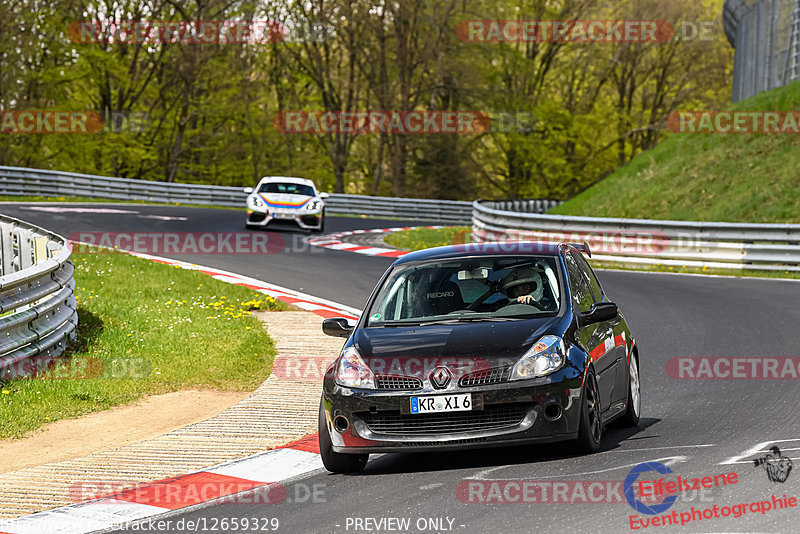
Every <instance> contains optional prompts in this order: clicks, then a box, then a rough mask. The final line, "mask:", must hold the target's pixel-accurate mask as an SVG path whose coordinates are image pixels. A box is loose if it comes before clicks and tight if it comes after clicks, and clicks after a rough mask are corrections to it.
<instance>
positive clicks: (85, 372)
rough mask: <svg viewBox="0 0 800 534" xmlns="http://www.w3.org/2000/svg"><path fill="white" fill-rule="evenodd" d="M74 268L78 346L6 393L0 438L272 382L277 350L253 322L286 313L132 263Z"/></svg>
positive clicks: (7, 385)
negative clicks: (172, 396)
mask: <svg viewBox="0 0 800 534" xmlns="http://www.w3.org/2000/svg"><path fill="white" fill-rule="evenodd" d="M72 261H73V262H74V264H75V280H76V283H77V290H76V298H77V300H78V312H79V321H80V325H79V328H78V341H77V342H76V343H74V344H73V345H72V346H71V347H70V349H69V351H68V353H67V357H64V358H61V359H60V360H59V362H58V363H57V365H55V366H54V368H53V369H51V370H50V372H46V373H44V374H41V375H40V376H39V377H38V378H27V379H16V380H8V381H6V382H4V383H3V384H2V394H0V438H8V437H18V436H21V435H22V434H24V433H25V432H28V431H31V430H34V429H36V428H38V427H40V426H42V425H44V424H46V423H48V422H51V421H56V420H58V419H65V418H70V417H76V416H79V415H83V414H87V413H90V412H96V411H100V410H104V409H107V408H110V407H112V406H117V405H121V404H127V403H130V402H132V401H134V400H136V399H138V398H140V397H142V396H143V395H151V394H159V393H166V392H170V391H177V390H181V389H189V388H193V389H216V390H226V391H248V390H253V389H255V388H256V387H257V386H258V385H259V384H260V383H261V382H262V381H263V380H264V379H265V378H266V377H267V376H268V375H269V373H270V371H271V369H272V360H273V358H274V356H275V348H274V345H273V343H272V340H271V339H270V338H269V336H268V335H267V334H266V332H265V331H264V329H263V328H262V326H261V323H260V321H258V319H256V318H255V317H253V316H251V315H250V314H248V313H247V312H248V310H255V309H258V310H284V309H286V308H287V306H286V305H285V304H283V303H282V302H279V301H275V300H274V299H272V298H270V297H267V296H266V295H263V294H260V293H257V292H255V291H252V290H250V289H247V288H244V287H239V286H234V285H231V284H226V283H223V282H220V281H217V280H214V279H213V278H210V277H208V276H206V275H204V274H201V273H198V272H196V271H189V270H183V269H179V268H176V267H170V266H166V265H163V264H159V263H154V262H150V261H147V260H143V259H140V258H135V257H133V256H129V255H127V254H121V253H105V252H104V253H96V254H92V253H89V254H73V257H72ZM61 376H66V377H69V378H56V377H61Z"/></svg>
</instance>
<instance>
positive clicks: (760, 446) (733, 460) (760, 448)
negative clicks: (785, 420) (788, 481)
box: [717, 438, 800, 465]
mask: <svg viewBox="0 0 800 534" xmlns="http://www.w3.org/2000/svg"><path fill="white" fill-rule="evenodd" d="M791 441H795V442H800V439H797V438H795V439H773V440H772V441H762V442H761V443H756V444H755V445H753V446H752V447H750V448H749V449H747V450H746V451H744V452H743V453H742V454H739V455H738V456H731V457H730V458H728V459H727V460H725V461H724V462H720V463H718V464H717V465H731V464H749V463H750V462H751V461H750V460H748V461H744V462H743V461H742V460H744V459H745V458H749V457H750V456H753V455H754V454H758V453H760V452H762V453H767V452H769V449H766V448H765V447H769V446H770V445H774V444H776V443H788V442H791ZM787 450H797V449H787ZM792 459H793V460H794V458H792Z"/></svg>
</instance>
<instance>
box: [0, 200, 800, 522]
mask: <svg viewBox="0 0 800 534" xmlns="http://www.w3.org/2000/svg"><path fill="white" fill-rule="evenodd" d="M50 206H54V205H50ZM38 207H39V206H31V205H9V204H5V205H0V213H3V214H5V215H10V216H13V217H18V218H21V219H25V220H28V221H30V222H33V223H35V224H38V225H41V226H44V227H46V228H48V229H51V230H54V231H57V232H59V233H61V234H62V235H68V234H71V233H72V232H79V231H97V230H104V231H122V232H133V231H138V232H164V231H171V232H172V231H238V230H243V229H242V223H243V214H242V213H241V212H237V211H231V210H212V209H200V208H185V207H166V206H163V207H162V206H159V207H154V206H140V205H117V206H114V209H119V210H127V211H128V212H129V213H92V212H82V213H77V212H69V213H50V212H45V211H37V210H35V209H34V210H32V209H30V208H38ZM68 207H70V208H73V209H74V208H78V207H79V206H77V205H75V206H73V205H69V206H68ZM81 207H86V208H87V209H96V208H97V207H98V206H96V205H93V206H88V205H87V206H81ZM153 216H155V217H162V218H163V217H167V218H169V219H162V218H153ZM175 217H177V218H185V219H186V220H175V219H172V218H175ZM406 224H414V223H410V222H408V221H375V220H364V219H349V218H348V219H345V218H331V219H330V220H329V226H328V231H329V232H335V231H342V230H349V229H356V228H370V227H387V226H397V225H406ZM416 224H423V223H421V222H416ZM280 235H281V236H282V238H283V239H284V240H285V242H286V243H289V245H290V246H289V247H288V248H289V250H286V249H284V250H283V251H281V252H280V253H275V254H267V255H196V256H175V257H176V258H179V259H183V260H187V261H192V262H195V263H198V264H203V265H208V266H212V267H217V268H222V269H226V270H229V271H234V272H238V273H242V274H246V275H249V276H252V277H255V278H259V279H262V280H266V281H268V282H272V283H276V284H279V285H283V286H286V287H290V288H292V289H296V290H302V291H305V292H307V293H310V294H313V295H316V296H319V297H324V298H327V299H330V300H334V301H337V302H341V303H343V304H347V305H349V306H354V307H358V308H361V307H362V306H363V304H364V301H365V300H366V298H367V296H368V294H369V292H370V291H371V290H372V288H373V286H374V284H375V282H376V280H377V278H378V277H379V276H380V274H381V273H382V272H383V271H384V270H385V268H386V267H387V266H388V265H389V264H390V263H391V260H388V259H383V258H373V257H366V256H360V255H357V254H352V253H347V252H340V251H333V250H325V249H320V248H315V247H310V248H309V247H307V246H305V245H304V243H305V238H304V236H302V235H299V234H290V233H286V234H280ZM276 239H279V238H276ZM162 255H166V256H170V255H169V254H162ZM600 280H601V282H602V283H603V285H604V288H605V289H606V292H607V293H608V295H609V296H610V297H611V298H612V299H614V300H616V301H617V303H618V304H619V305H620V307H621V309H622V310H623V312H624V313H625V316H626V318H627V319H628V322H629V324H630V326H631V328H632V330H633V331H634V333H635V334H636V336H637V342H638V344H639V348H640V355H641V370H640V372H641V375H642V394H643V407H642V420H641V425H640V426H641V428H639V429H633V430H630V429H607V432H606V435H605V438H604V442H603V448H602V451H601V452H599V453H597V454H594V455H591V456H582V455H577V454H574V453H572V452H571V451H570V448H569V447H568V446H566V445H563V444H553V445H546V446H535V447H519V448H506V449H486V450H479V451H470V452H459V453H452V452H449V453H446V454H417V455H414V454H391V455H382V456H379V457H375V458H374V459H373V460H371V461H370V463H369V464H368V466H367V468H366V470H365V471H364V473H362V474H360V475H352V476H344V475H331V474H328V473H326V472H316V473H312V474H310V475H308V476H306V477H305V478H303V479H301V480H298V481H294V482H290V483H287V484H286V485H287V488H288V496H289V498H288V499H287V500H285V501H284V502H282V503H280V504H271V505H264V504H261V505H256V504H242V503H229V504H223V505H216V506H207V507H204V508H200V509H195V510H189V511H186V512H181V513H179V514H177V515H175V516H173V517H171V518H170V519H171V520H172V521H173V523H172V525H173V528H172V529H168V530H164V529H158V528H149V526H148V525H147V524H145V525H144V526H143V528H141V529H140V530H138V531H145V532H164V531H171V532H182V531H186V527H185V525H186V521H187V520H194V521H199V523H198V528H197V530H198V531H206V532H237V531H238V532H243V531H245V530H246V529H241V528H240V529H239V530H235V529H233V528H232V527H231V526H230V524H228V526H227V527H226V528H221V519H223V518H228V519H230V518H237V519H239V520H240V521H241V520H242V519H243V518H248V519H250V523H249V525H248V526H249V528H250V529H251V530H247V531H253V530H252V526H253V520H256V519H257V520H258V521H259V524H258V528H257V529H256V530H257V531H266V529H264V528H262V527H265V526H266V527H270V526H272V525H274V524H272V523H269V522H267V520H269V519H271V518H277V520H278V521H279V527H278V528H277V529H276V530H277V531H278V532H292V533H294V532H298V533H300V532H325V533H347V532H450V531H455V532H464V533H473V532H475V533H480V532H494V533H506V532H531V531H539V530H541V531H545V532H549V531H555V530H559V531H568V532H630V531H632V528H631V523H630V516H632V515H636V512H634V510H633V508H631V506H629V505H628V504H627V503H626V502H625V499H624V496H621V492H622V490H621V488H620V484H621V481H623V480H624V479H625V476H626V475H627V474H628V472H629V471H630V469H631V468H632V467H633V466H635V465H637V464H639V463H641V462H646V461H660V462H662V463H666V464H667V465H669V466H670V467H671V468H672V470H673V471H674V472H675V473H676V474H678V475H681V476H682V477H684V478H700V477H704V476H714V475H719V474H724V473H729V472H735V473H736V474H737V477H738V478H737V481H736V483H732V484H729V485H727V486H725V487H721V488H714V489H709V490H701V491H689V492H685V493H683V494H682V495H680V496H679V497H678V500H677V502H675V504H674V505H673V506H672V507H671V508H670V509H669V510H667V511H666V512H665V513H667V514H670V513H672V512H673V511H675V512H677V514H676V517H677V518H678V522H679V523H680V514H681V513H689V514H690V513H691V509H692V507H694V508H695V509H704V508H708V509H713V507H714V506H716V507H717V513H720V511H721V510H722V507H730V506H733V505H738V504H748V505H749V503H752V502H755V501H762V500H771V496H772V495H775V496H776V497H780V496H782V495H784V494H786V495H787V497H798V496H799V495H800V473H798V472H797V469H800V468H796V470H795V472H791V473H790V476H789V477H788V479H787V480H786V481H785V482H783V483H779V482H771V481H770V480H769V479H768V478H767V475H766V472H765V471H764V469H762V468H761V467H755V466H754V465H753V462H752V459H753V458H755V456H754V455H753V454H752V453H749V452H748V450H751V449H752V450H758V449H766V448H768V446H769V445H770V444H772V443H776V444H778V445H780V446H781V449H782V450H783V451H784V453H785V455H786V456H793V457H795V458H798V457H800V453H798V451H800V415H798V399H800V381H798V380H792V379H786V380H750V379H737V380H724V379H723V380H714V379H694V380H692V379H683V380H681V379H675V378H671V377H670V375H669V374H668V373H667V362H668V360H669V359H670V358H673V357H677V356H694V357H700V356H706V357H748V358H763V357H797V356H800V354H798V346H799V345H800V328H799V327H798V325H800V306H798V303H799V302H800V282H794V281H780V280H757V279H734V278H712V277H697V276H677V275H666V274H645V273H633V272H614V271H604V272H601V273H600ZM759 444H761V445H760V446H759ZM736 460H738V461H739V462H740V463H729V464H723V462H726V461H736ZM797 462H798V460H797V459H796V460H795V463H797ZM492 481H536V482H540V483H541V484H540V486H539V488H547V489H549V490H550V491H549V495H550V497H551V500H552V497H553V496H554V494H553V493H552V489H553V488H554V487H558V485H556V486H549V485H548V484H547V483H551V482H552V483H560V482H574V481H608V482H611V483H612V484H611V486H608V485H606V486H605V488H606V490H610V491H607V492H606V493H604V494H607V495H608V497H609V500H611V501H612V502H590V503H584V502H583V501H582V500H581V496H580V493H574V492H575V491H576V490H575V489H574V486H569V492H568V493H567V496H571V498H570V497H566V498H565V496H564V494H561V495H560V497H557V499H559V500H560V501H564V500H570V499H571V500H573V501H575V502H558V503H548V502H526V503H520V502H511V503H509V502H502V503H498V502H497V501H498V500H505V499H504V497H503V495H502V492H501V494H497V493H493V492H494V491H496V488H502V487H507V488H514V489H513V490H509V491H508V495H507V497H510V498H511V499H519V498H520V493H519V491H516V489H515V488H516V486H513V485H511V486H500V485H494V489H493V486H492ZM614 482H616V483H617V484H616V486H615V485H614V484H613V483H614ZM479 483H480V484H484V485H479ZM521 487H522V486H520V488H521ZM563 487H564V486H561V488H562V489H563ZM584 487H588V486H584ZM470 490H471V491H472V492H471V493H470ZM309 495H311V496H310V497H309ZM532 495H533V497H534V498H536V499H537V501H538V500H541V497H542V494H541V491H538V492H535V493H533V494H532ZM596 496H598V494H597V493H593V494H592V495H591V496H589V497H584V500H587V499H588V500H591V499H592V498H594V497H596ZM487 497H489V498H491V500H492V502H490V503H485V502H470V501H477V500H480V499H481V498H487ZM600 497H602V495H600ZM620 500H622V502H619V501H620ZM737 510H738V511H739V512H741V508H737ZM711 513H713V512H711ZM641 517H648V518H651V517H655V516H646V515H642V516H641ZM695 517H696V516H695ZM365 518H370V520H369V521H365ZM389 518H398V519H400V520H406V519H407V520H408V521H409V527H408V528H397V527H398V526H399V525H400V524H399V523H395V522H394V521H390V522H383V523H374V522H372V520H375V521H380V520H381V519H383V520H384V521H386V520H388V519H389ZM181 519H183V520H184V523H183V524H182V525H183V528H182V529H180V528H175V527H174V526H175V525H177V521H179V520H181ZM798 519H800V507H797V508H790V509H779V510H770V511H767V512H766V513H763V514H762V513H761V512H759V511H753V508H751V507H748V508H747V512H746V513H745V514H744V515H741V517H733V515H731V516H729V517H727V518H722V517H719V518H717V517H714V518H711V519H703V520H697V521H694V522H689V523H688V524H686V525H684V526H683V527H680V526H678V527H670V526H652V525H651V526H650V527H649V528H646V529H644V528H642V527H641V524H635V525H634V526H637V527H639V528H638V529H635V530H636V531H639V532H641V531H642V530H646V531H648V532H672V531H683V532H795V531H797V527H796V525H797V522H798ZM211 527H216V528H215V529H211ZM204 529H205V530H204ZM130 531H133V530H128V532H130Z"/></svg>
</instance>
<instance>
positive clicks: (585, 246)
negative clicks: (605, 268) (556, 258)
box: [569, 241, 592, 258]
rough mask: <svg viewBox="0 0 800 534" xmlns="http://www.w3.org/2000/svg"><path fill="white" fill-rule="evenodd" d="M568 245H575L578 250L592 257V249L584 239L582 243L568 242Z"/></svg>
mask: <svg viewBox="0 0 800 534" xmlns="http://www.w3.org/2000/svg"><path fill="white" fill-rule="evenodd" d="M569 246H571V247H575V248H576V249H578V250H580V251H581V252H583V253H584V254H586V255H587V256H589V257H590V258H591V257H592V251H591V250H590V249H589V243H587V242H586V241H584V242H583V244H582V245H579V244H578V243H570V244H569Z"/></svg>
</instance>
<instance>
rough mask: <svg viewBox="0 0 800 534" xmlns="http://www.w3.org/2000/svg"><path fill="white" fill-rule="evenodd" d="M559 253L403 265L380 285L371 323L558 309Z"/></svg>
mask: <svg viewBox="0 0 800 534" xmlns="http://www.w3.org/2000/svg"><path fill="white" fill-rule="evenodd" d="M560 293H561V292H560V290H559V274H558V269H557V268H556V259H555V258H554V257H531V256H526V257H508V256H503V257H484V258H478V259H476V258H464V259H459V260H446V261H436V262H426V263H416V264H409V265H404V266H400V267H398V268H396V269H395V270H394V271H393V272H392V273H391V275H390V276H389V277H387V279H386V280H385V282H384V283H383V285H382V286H381V289H380V291H379V292H378V294H377V295H376V298H375V300H374V301H373V304H372V306H371V307H370V309H369V311H368V313H369V316H368V317H369V319H368V323H367V326H393V325H402V324H426V323H427V324H435V323H439V322H459V321H490V320H513V319H522V318H527V317H531V316H540V317H543V316H550V315H556V314H557V313H558V312H559V310H560V307H561V298H560Z"/></svg>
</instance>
